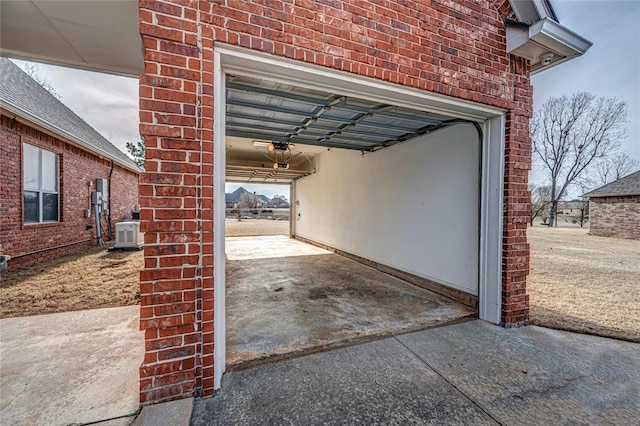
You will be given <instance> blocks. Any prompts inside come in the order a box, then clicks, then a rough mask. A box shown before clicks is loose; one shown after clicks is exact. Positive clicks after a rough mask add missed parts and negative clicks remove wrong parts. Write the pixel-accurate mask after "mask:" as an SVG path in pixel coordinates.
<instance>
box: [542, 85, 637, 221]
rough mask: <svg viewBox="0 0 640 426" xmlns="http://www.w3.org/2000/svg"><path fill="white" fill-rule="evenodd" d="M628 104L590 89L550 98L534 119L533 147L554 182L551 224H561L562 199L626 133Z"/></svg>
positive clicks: (551, 182) (615, 146)
mask: <svg viewBox="0 0 640 426" xmlns="http://www.w3.org/2000/svg"><path fill="white" fill-rule="evenodd" d="M626 122H627V104H626V103H625V102H622V101H619V100H618V99H616V98H597V99H596V98H595V97H594V96H593V95H592V94H590V93H586V92H577V93H574V94H573V95H571V97H567V96H562V97H559V98H555V97H554V98H550V99H548V100H547V101H546V102H545V103H544V105H543V106H542V109H541V110H540V111H538V112H536V113H535V114H534V117H533V119H532V120H531V139H532V141H533V150H534V153H535V154H537V156H538V158H539V159H540V160H541V162H542V164H543V166H544V169H545V171H546V173H547V178H548V181H549V183H550V186H551V197H550V201H551V204H550V208H549V224H550V225H553V226H556V225H557V211H558V201H559V200H560V199H561V198H562V197H563V196H565V194H566V192H567V189H568V188H569V186H570V185H571V184H573V183H574V182H575V181H576V180H577V179H579V178H580V177H581V176H582V175H583V174H584V172H585V170H586V169H587V168H588V167H589V166H590V165H591V164H592V163H593V162H594V161H595V160H598V159H600V158H604V157H607V156H609V155H611V153H612V152H614V151H615V150H616V149H617V148H618V146H619V145H620V141H621V139H622V138H623V137H624V136H625V128H624V124H625V123H626Z"/></svg>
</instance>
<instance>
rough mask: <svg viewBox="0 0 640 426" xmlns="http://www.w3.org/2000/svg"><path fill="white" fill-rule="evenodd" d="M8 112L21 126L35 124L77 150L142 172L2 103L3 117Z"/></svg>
mask: <svg viewBox="0 0 640 426" xmlns="http://www.w3.org/2000/svg"><path fill="white" fill-rule="evenodd" d="M5 111H6V112H9V113H10V114H11V115H13V116H14V118H15V119H17V120H18V121H20V122H22V123H23V124H26V125H33V124H35V125H36V126H38V127H40V128H41V129H43V130H45V131H47V133H52V134H53V136H55V137H62V138H64V140H65V142H68V143H70V144H71V145H74V146H76V147H78V148H81V149H83V150H85V151H89V152H90V153H94V154H97V155H98V156H99V157H100V158H107V159H109V160H112V161H113V162H114V163H116V164H118V165H119V166H121V167H123V168H125V169H127V170H130V171H132V172H134V173H136V174H140V173H142V170H140V169H139V168H137V167H134V166H132V165H130V164H127V163H125V162H123V161H122V160H121V159H119V158H118V157H115V156H114V155H112V154H110V153H108V152H106V151H104V150H102V149H100V148H96V147H93V146H91V145H88V144H87V143H85V142H84V141H82V140H81V139H79V138H77V137H76V136H74V135H72V134H71V133H69V132H67V131H65V130H63V129H61V128H59V127H58V126H56V125H54V124H51V123H49V122H47V121H45V120H42V119H40V118H38V117H36V116H34V115H32V114H30V113H28V112H26V111H25V110H23V109H22V108H20V107H17V106H15V105H13V104H10V103H8V102H6V101H2V107H1V108H0V112H2V113H3V114H4V115H8V114H6V112H5Z"/></svg>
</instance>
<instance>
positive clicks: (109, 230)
mask: <svg viewBox="0 0 640 426" xmlns="http://www.w3.org/2000/svg"><path fill="white" fill-rule="evenodd" d="M112 175H113V160H111V170H110V171H109V182H108V185H109V186H108V187H107V203H108V204H107V206H108V207H107V208H108V209H109V212H108V213H107V236H108V237H109V238H110V239H113V232H112V229H111V176H112Z"/></svg>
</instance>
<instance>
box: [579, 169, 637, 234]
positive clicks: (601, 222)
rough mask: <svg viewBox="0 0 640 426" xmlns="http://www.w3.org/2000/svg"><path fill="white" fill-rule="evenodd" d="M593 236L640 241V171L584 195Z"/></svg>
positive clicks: (590, 230) (590, 231)
mask: <svg viewBox="0 0 640 426" xmlns="http://www.w3.org/2000/svg"><path fill="white" fill-rule="evenodd" d="M584 197H586V198H588V199H589V233H590V234H591V235H597V236H601V237H615V238H629V239H632V240H640V170H639V171H637V172H635V173H631V174H630V175H628V176H625V177H623V178H621V179H618V180H617V181H615V182H611V183H609V184H607V185H604V186H602V187H600V188H598V189H594V190H593V191H591V192H588V193H586V194H584Z"/></svg>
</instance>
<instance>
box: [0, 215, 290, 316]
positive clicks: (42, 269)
mask: <svg viewBox="0 0 640 426" xmlns="http://www.w3.org/2000/svg"><path fill="white" fill-rule="evenodd" d="M226 227H227V235H228V236H248V235H288V234H289V221H288V220H266V219H262V220H256V219H243V220H242V221H240V222H238V220H237V219H227V221H226ZM143 265H144V260H143V254H142V252H141V251H112V252H108V251H107V250H106V248H104V247H93V248H90V249H87V250H84V251H82V252H80V253H77V254H73V255H70V256H65V257H61V258H58V259H54V260H50V261H48V262H42V263H40V264H38V265H34V266H32V267H29V268H25V269H21V270H17V271H11V272H3V273H2V274H0V318H9V317H21V316H30V315H42V314H50V313H55V312H66V311H77V310H83V309H96V308H108V307H113V306H127V305H135V304H137V303H138V300H137V294H138V290H139V279H138V277H139V275H138V272H139V271H140V269H142V267H143Z"/></svg>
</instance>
